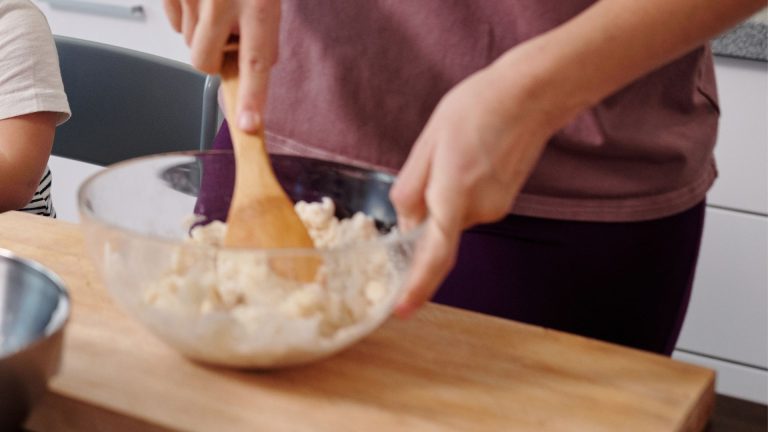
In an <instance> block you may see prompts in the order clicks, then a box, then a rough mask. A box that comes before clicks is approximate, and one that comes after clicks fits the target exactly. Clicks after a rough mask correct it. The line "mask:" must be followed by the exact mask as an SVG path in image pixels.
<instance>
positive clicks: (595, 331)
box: [198, 124, 705, 355]
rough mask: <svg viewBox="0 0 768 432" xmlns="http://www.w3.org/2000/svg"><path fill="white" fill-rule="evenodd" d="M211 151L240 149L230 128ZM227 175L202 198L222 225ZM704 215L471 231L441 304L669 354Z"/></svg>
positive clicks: (519, 221) (527, 221)
mask: <svg viewBox="0 0 768 432" xmlns="http://www.w3.org/2000/svg"><path fill="white" fill-rule="evenodd" d="M213 147H214V148H219V149H231V148H232V147H231V141H230V137H229V133H228V130H227V127H226V124H225V125H224V126H223V127H222V129H221V130H220V131H219V134H218V136H217V137H216V140H215V141H214V145H213ZM219 171H220V172H217V173H210V174H209V178H208V179H207V180H208V181H207V182H204V183H208V182H213V183H208V186H209V187H208V188H207V189H211V190H215V191H216V192H215V193H213V194H211V193H206V190H207V189H206V187H204V188H203V189H204V190H203V191H201V197H200V205H201V206H202V205H204V204H206V203H207V204H208V208H206V209H204V208H202V207H200V206H199V208H198V212H199V213H202V214H207V215H208V216H209V217H211V218H214V219H215V218H218V219H224V218H225V216H226V205H224V206H222V205H218V206H216V205H211V204H212V203H216V202H217V201H219V198H221V197H219V196H218V194H219V192H218V189H216V188H217V187H219V186H218V185H217V184H216V182H217V181H219V182H221V181H226V182H228V183H229V184H231V183H232V178H231V177H232V172H233V167H222V169H221V170H219ZM204 186H206V185H205V184H204ZM205 195H208V196H207V197H205ZM214 195H215V196H214ZM227 202H228V200H227ZM220 204H221V203H220ZM704 210H705V205H704V202H701V203H699V204H698V205H696V206H694V207H693V208H691V209H689V210H687V211H684V212H682V213H680V214H677V215H674V216H670V217H666V218H662V219H657V220H652V221H647V222H628V223H603V222H571V221H563V220H551V219H540V218H532V217H523V216H514V215H510V216H507V217H506V218H505V219H504V220H502V221H500V222H497V223H493V224H488V225H481V226H477V227H475V228H472V229H470V230H468V231H467V232H465V233H464V235H463V237H462V239H461V247H460V250H459V257H458V262H457V264H456V267H455V268H454V270H453V272H452V273H451V274H450V275H449V276H448V278H447V280H446V281H445V282H444V283H443V285H442V286H441V287H440V289H439V291H438V292H437V295H436V296H435V298H434V299H433V300H434V301H435V302H438V303H443V304H447V305H452V306H457V307H460V308H465V309H470V310H474V311H477V312H482V313H486V314H492V315H496V316H500V317H503V318H509V319H513V320H517V321H522V322H526V323H530V324H535V325H540V326H544V327H549V328H554V329H558V330H563V331H566V332H570V333H577V334H580V335H584V336H587V337H591V338H597V339H602V340H606V341H609V342H614V343H618V344H622V345H627V346H631V347H635V348H639V349H643V350H647V351H653V352H657V353H662V354H667V355H669V354H671V353H672V350H673V349H674V347H675V342H676V341H677V337H678V335H679V333H680V327H681V326H682V323H683V318H684V317H685V311H686V308H687V306H688V299H689V297H690V293H691V286H692V285H693V274H694V271H695V269H696V261H697V258H698V254H699V244H700V242H701V234H702V229H703V225H704Z"/></svg>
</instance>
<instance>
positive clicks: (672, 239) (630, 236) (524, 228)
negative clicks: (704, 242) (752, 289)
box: [433, 202, 705, 355]
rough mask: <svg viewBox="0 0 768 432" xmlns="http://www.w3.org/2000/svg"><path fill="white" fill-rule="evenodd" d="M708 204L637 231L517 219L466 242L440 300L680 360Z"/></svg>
mask: <svg viewBox="0 0 768 432" xmlns="http://www.w3.org/2000/svg"><path fill="white" fill-rule="evenodd" d="M704 210H705V205H704V202H701V203H699V204H698V205H696V206H694V207H693V208H691V209H689V210H687V211H684V212H682V213H679V214H677V215H673V216H670V217H666V218H662V219H657V220H652V221H647V222H629V223H600V222H571V221H561V220H550V219H540V218H532V217H523V216H514V215H510V216H508V217H506V218H505V219H504V220H502V221H500V222H497V223H493V224H488V225H481V226H477V227H475V228H473V229H470V230H468V231H467V232H465V233H464V235H463V237H462V239H461V247H460V250H459V257H458V262H457V265H456V267H455V268H454V270H453V271H452V272H451V274H450V275H449V276H448V278H447V280H446V281H445V282H444V283H443V285H442V286H441V287H440V289H439V291H438V293H437V295H436V296H435V298H434V299H433V300H434V301H435V302H437V303H443V304H447V305H452V306H457V307H461V308H466V309H471V310H474V311H478V312H482V313H486V314H492V315H496V316H500V317H504V318H509V319H513V320H517V321H522V322H526V323H530V324H535V325H540V326H544V327H549V328H554V329H558V330H563V331H566V332H570V333H576V334H580V335H583V336H587V337H591V338H597V339H602V340H605V341H609V342H614V343H618V344H622V345H626V346H631V347H634V348H639V349H642V350H646V351H653V352H657V353H662V354H667V355H669V354H671V353H672V350H673V349H674V347H675V343H676V341H677V337H678V335H679V334H680V328H681V326H682V323H683V318H684V317H685V311H686V308H687V306H688V300H689V297H690V293H691V287H692V285H693V275H694V271H695V268H696V261H697V258H698V254H699V245H700V243H701V234H702V229H703V226H704Z"/></svg>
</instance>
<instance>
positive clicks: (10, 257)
mask: <svg viewBox="0 0 768 432" xmlns="http://www.w3.org/2000/svg"><path fill="white" fill-rule="evenodd" d="M0 259H3V260H7V261H10V262H16V263H18V264H21V265H23V266H25V267H27V268H30V269H32V270H34V271H36V272H38V273H40V274H41V275H43V276H44V277H46V278H47V279H48V280H50V281H51V282H52V283H53V288H54V289H55V291H56V293H57V294H58V295H57V297H58V299H59V301H58V304H57V305H56V310H57V313H56V314H55V316H54V317H53V320H58V321H57V322H49V323H48V324H47V325H46V328H45V334H44V335H43V336H41V337H39V338H37V339H35V340H33V341H30V342H28V343H26V344H24V345H23V346H21V347H19V348H18V349H16V350H13V351H8V352H6V353H3V352H2V351H0V361H2V360H3V359H6V358H10V357H13V356H15V355H17V354H19V353H21V352H24V351H27V350H30V349H33V347H35V346H37V345H40V344H42V343H44V342H45V341H46V340H48V339H50V338H51V337H53V336H54V335H55V334H56V333H59V332H60V331H62V330H63V329H64V326H66V324H67V322H69V316H70V313H71V309H72V306H71V303H72V302H71V299H70V296H69V291H68V290H67V288H66V285H65V284H64V280H63V279H62V278H61V277H60V276H59V275H58V274H56V273H55V272H53V271H52V270H51V269H49V268H48V267H46V266H44V265H42V264H41V263H39V262H37V261H35V260H32V259H29V258H24V257H22V256H19V255H18V254H16V253H15V252H13V251H11V250H8V249H4V248H0ZM60 308H64V309H63V310H60ZM53 320H52V321H53Z"/></svg>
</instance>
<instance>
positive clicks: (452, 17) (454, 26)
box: [265, 0, 718, 221]
mask: <svg viewBox="0 0 768 432" xmlns="http://www.w3.org/2000/svg"><path fill="white" fill-rule="evenodd" d="M592 3H594V1H591V0H571V1H552V0H536V1H523V0H517V1H515V0H509V1H469V0H418V1H399V0H390V1H385V0H379V1H359V0H334V1H328V0H284V1H283V21H282V28H281V40H280V59H279V62H278V64H277V65H276V67H275V68H274V72H273V75H272V81H271V86H270V94H269V100H268V104H267V112H266V118H265V121H266V125H267V129H268V135H267V141H268V146H269V147H270V150H271V151H274V152H280V153H298V154H303V155H309V156H315V157H320V158H325V159H332V160H337V161H342V162H352V163H356V164H363V165H368V166H373V167H377V168H381V169H386V170H389V171H396V170H398V169H399V168H400V167H401V166H402V165H403V163H404V161H405V159H406V157H407V156H408V152H409V151H410V149H411V146H412V145H413V143H414V141H415V140H416V138H417V136H418V134H419V132H420V131H421V129H422V127H423V126H424V124H425V123H426V122H427V119H428V118H429V116H430V114H431V112H432V110H433V108H434V107H435V106H436V105H437V103H438V101H439V100H440V98H441V97H442V96H443V95H444V94H445V93H446V92H447V91H448V90H449V89H450V88H451V87H452V86H454V85H455V84H456V83H458V82H459V81H461V80H462V79H463V78H465V77H467V76H468V75H470V74H471V73H472V72H474V71H476V70H478V69H480V68H483V67H485V66H487V65H489V64H490V63H491V62H493V61H494V60H495V59H496V58H498V57H499V56H500V55H501V54H502V53H504V52H505V51H506V50H508V49H510V48H512V47H514V46H515V45H516V44H518V43H520V42H521V41H524V40H526V39H529V38H531V37H533V36H535V35H537V34H540V33H542V32H544V31H546V30H548V29H551V28H553V27H555V26H557V25H559V24H561V23H563V22H565V21H567V20H568V19H570V18H571V17H573V16H575V15H576V14H578V13H579V12H581V11H582V10H584V9H585V8H587V7H588V6H590V5H591V4H592ZM595 61H598V62H599V61H600V59H595ZM578 73H579V71H578V70H566V71H563V73H562V79H568V76H569V75H570V74H578ZM717 120H718V107H717V101H716V89H715V82H714V73H713V66H712V58H711V53H710V51H709V49H708V47H700V48H698V49H696V50H694V51H692V52H690V53H688V54H687V55H685V56H683V57H681V58H679V59H677V60H676V61H674V62H672V63H670V64H668V65H666V66H664V67H661V68H659V69H657V70H656V71H654V72H652V73H650V74H648V75H646V76H644V77H642V78H640V79H638V80H637V81H635V82H633V83H632V84H630V85H628V86H627V87H625V88H623V89H621V90H620V91H618V92H616V93H615V94H613V95H611V96H609V97H608V98H606V99H605V100H604V101H602V102H601V103H600V104H598V105H597V106H595V107H593V108H591V109H589V110H587V111H585V112H583V113H582V114H581V115H580V116H578V117H577V118H576V119H575V120H574V121H572V122H571V123H570V124H568V125H567V126H566V127H565V128H563V129H562V130H561V131H559V132H558V133H557V134H556V135H555V136H554V137H553V138H552V139H551V140H550V142H549V143H548V145H547V148H546V150H545V151H544V154H543V156H542V158H541V160H540V162H539V164H538V165H537V167H536V169H535V170H534V172H533V174H532V176H531V177H530V179H529V180H528V182H527V183H526V186H525V188H524V189H523V192H522V194H521V195H520V196H519V198H518V199H517V201H516V203H515V204H514V206H513V208H512V212H513V213H516V214H522V215H530V216H539V217H551V218H557V219H573V220H596V221H632V220H644V219H651V218H657V217H662V216H667V215H670V214H674V213H677V212H680V211H682V210H685V209H687V208H689V207H691V206H693V205H694V204H696V203H697V202H699V201H701V200H702V199H703V198H704V195H705V193H706V191H707V190H708V189H709V187H710V186H711V184H712V182H713V181H714V178H715V176H716V172H715V166H714V161H713V156H712V150H713V147H714V143H715V138H716V131H717Z"/></svg>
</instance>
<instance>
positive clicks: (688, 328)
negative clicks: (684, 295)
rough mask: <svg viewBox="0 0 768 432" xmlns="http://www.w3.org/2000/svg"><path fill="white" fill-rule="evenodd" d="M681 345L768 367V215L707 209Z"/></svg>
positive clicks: (752, 364)
mask: <svg viewBox="0 0 768 432" xmlns="http://www.w3.org/2000/svg"><path fill="white" fill-rule="evenodd" d="M706 218H707V219H706V225H705V228H704V239H703V244H702V250H701V255H700V257H699V265H698V269H697V272H696V279H695V282H694V290H693V295H692V297H691V303H690V305H689V308H688V315H687V316H686V319H685V323H684V325H683V331H682V334H681V336H680V340H679V341H678V344H677V346H678V348H680V349H684V350H686V351H689V352H693V353H698V354H704V355H706V356H711V357H716V358H718V359H721V360H726V361H733V362H738V363H742V364H745V365H750V366H755V367H759V368H766V367H768V293H767V291H768V218H766V217H764V216H756V215H751V214H745V213H738V212H732V211H726V210H720V209H713V208H709V209H708V210H707V216H706Z"/></svg>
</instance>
